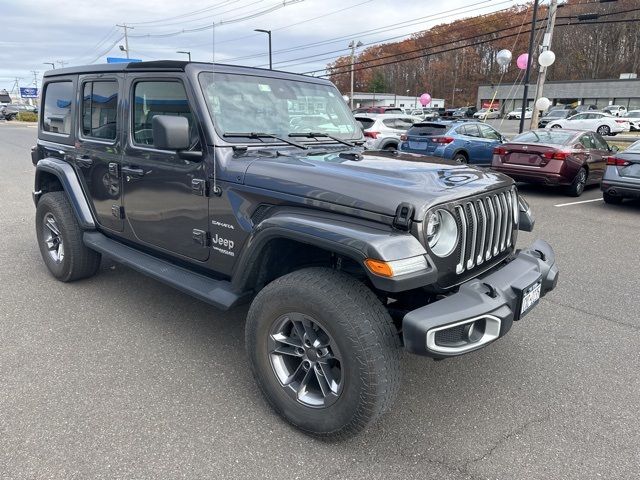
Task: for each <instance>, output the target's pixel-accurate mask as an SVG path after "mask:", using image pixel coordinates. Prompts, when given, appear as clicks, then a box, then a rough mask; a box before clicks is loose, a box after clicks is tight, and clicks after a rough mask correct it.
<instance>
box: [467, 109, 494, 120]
mask: <svg viewBox="0 0 640 480" xmlns="http://www.w3.org/2000/svg"><path fill="white" fill-rule="evenodd" d="M473 118H479V119H481V120H486V119H487V118H500V110H499V109H497V108H483V109H482V110H478V111H477V112H476V113H474V114H473Z"/></svg>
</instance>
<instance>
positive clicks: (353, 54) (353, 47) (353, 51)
mask: <svg viewBox="0 0 640 480" xmlns="http://www.w3.org/2000/svg"><path fill="white" fill-rule="evenodd" d="M361 46H362V42H357V43H356V41H355V40H351V42H350V43H349V48H350V49H351V98H350V99H349V100H350V101H351V110H353V67H354V63H355V61H356V48H358V47H361Z"/></svg>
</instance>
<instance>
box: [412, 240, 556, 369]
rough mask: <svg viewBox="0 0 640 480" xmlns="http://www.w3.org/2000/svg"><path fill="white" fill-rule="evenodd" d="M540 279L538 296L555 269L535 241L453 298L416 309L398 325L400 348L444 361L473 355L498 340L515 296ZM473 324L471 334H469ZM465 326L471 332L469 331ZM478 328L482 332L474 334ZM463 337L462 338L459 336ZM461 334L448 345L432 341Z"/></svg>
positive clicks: (544, 246)
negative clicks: (401, 345)
mask: <svg viewBox="0 0 640 480" xmlns="http://www.w3.org/2000/svg"><path fill="white" fill-rule="evenodd" d="M538 279H540V280H541V287H540V296H544V295H545V294H546V293H547V292H549V291H551V290H553V289H554V288H555V286H556V284H557V282H558V268H557V266H556V264H555V254H554V252H553V249H552V248H551V246H550V245H549V244H548V243H547V242H545V241H543V240H538V241H536V242H535V243H534V244H533V245H531V246H530V247H529V248H527V249H525V250H520V251H519V252H518V253H517V255H516V257H515V258H514V259H513V260H512V261H511V262H509V263H507V264H505V265H503V266H502V267H501V268H499V269H498V270H494V271H492V272H490V273H488V274H487V275H484V276H483V277H479V278H475V279H473V280H469V281H468V282H466V283H463V284H462V285H460V288H459V290H458V292H457V293H454V294H451V295H449V296H448V297H446V298H444V299H442V300H438V301H437V302H434V303H431V304H429V305H426V306H424V307H420V308H418V309H416V310H413V311H411V312H409V313H407V314H406V315H405V317H404V318H403V320H402V335H403V338H404V346H405V348H406V349H407V350H408V351H410V352H411V353H415V354H418V355H426V356H429V357H434V358H447V357H454V356H458V355H462V354H464V353H469V352H472V351H474V350H478V349H479V348H482V347H484V346H486V345H488V344H489V343H492V342H493V341H495V340H497V339H498V338H500V337H502V336H504V335H505V334H506V333H507V332H508V331H509V330H510V329H511V326H512V325H513V322H514V320H518V316H519V311H520V310H519V309H520V301H521V294H520V293H521V292H522V291H523V290H524V289H526V288H527V287H529V286H530V285H532V284H535V282H536V280H538ZM475 325H481V326H480V327H477V329H476V333H473V329H474V326H475ZM469 327H471V328H469ZM479 329H482V330H481V332H483V333H480V334H478V333H477V332H478V331H479ZM463 332H464V333H463ZM457 334H460V335H467V337H465V339H466V341H465V339H462V338H461V340H460V341H459V342H457V344H455V345H453V346H451V344H445V343H442V344H439V343H438V336H439V335H444V336H445V337H446V336H447V335H449V338H451V335H457Z"/></svg>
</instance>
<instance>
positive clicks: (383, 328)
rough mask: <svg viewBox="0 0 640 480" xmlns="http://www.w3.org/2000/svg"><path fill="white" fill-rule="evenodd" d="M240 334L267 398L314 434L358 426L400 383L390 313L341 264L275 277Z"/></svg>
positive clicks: (334, 434)
mask: <svg viewBox="0 0 640 480" xmlns="http://www.w3.org/2000/svg"><path fill="white" fill-rule="evenodd" d="M245 339H246V347H247V354H248V356H249V363H250V365H251V370H252V372H253V375H254V377H255V379H256V382H257V383H258V385H259V386H260V389H261V390H262V392H263V394H264V396H265V397H266V399H267V400H268V402H269V403H270V404H271V406H272V407H273V408H274V410H275V411H276V412H277V413H279V414H280V415H281V416H282V417H284V418H285V419H286V420H287V421H288V422H290V423H291V424H293V425H294V426H296V427H297V428H299V429H301V430H302V431H304V432H306V433H308V434H311V435H314V436H318V437H325V438H332V439H337V438H344V437H349V436H352V435H354V434H356V433H358V432H360V431H361V430H363V429H364V428H365V427H366V426H367V425H369V424H370V423H372V422H373V421H375V420H376V419H377V418H378V417H379V416H380V415H381V414H382V413H384V411H385V410H386V409H387V408H388V407H389V406H390V405H391V403H392V402H393V400H394V398H395V396H396V393H397V391H398V388H399V385H400V351H399V346H400V345H399V337H398V333H397V331H396V329H395V327H394V325H393V322H392V320H391V317H390V316H389V313H388V312H387V311H386V309H385V308H384V306H383V305H382V304H381V303H380V301H379V300H378V298H377V297H376V296H375V295H374V294H373V292H372V291H371V290H370V289H368V288H367V287H366V286H365V285H364V284H363V283H362V282H360V281H358V280H356V279H354V278H352V277H350V276H348V275H347V274H345V273H342V272H338V271H335V270H331V269H328V268H308V269H303V270H298V271H296V272H293V273H290V274H288V275H285V276H283V277H280V278H278V279H276V280H274V281H273V282H272V283H270V284H269V285H267V286H266V287H265V288H264V289H263V290H262V291H261V292H260V293H259V294H258V295H257V296H256V298H255V299H254V301H253V303H252V304H251V308H250V309H249V314H248V316H247V324H246V332H245Z"/></svg>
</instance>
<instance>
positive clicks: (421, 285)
mask: <svg viewBox="0 0 640 480" xmlns="http://www.w3.org/2000/svg"><path fill="white" fill-rule="evenodd" d="M43 92H44V97H43V103H42V112H41V115H40V120H39V130H38V141H37V145H36V146H35V147H34V148H33V150H32V161H33V164H34V165H35V166H36V170H35V191H34V194H33V198H34V202H35V205H36V235H37V239H38V243H39V246H40V250H41V252H42V258H43V259H44V262H45V264H46V265H47V267H48V268H49V270H50V271H51V273H52V274H53V276H54V277H56V278H57V279H59V280H61V281H63V282H69V281H73V280H79V279H81V278H86V277H89V276H91V275H94V274H95V273H96V272H97V271H98V270H99V266H100V260H101V256H102V255H106V256H108V257H110V258H112V259H114V260H115V261H117V262H121V263H122V264H124V265H126V266H128V267H131V268H133V269H135V270H138V271H139V272H142V273H143V274H145V275H149V276H151V277H153V278H155V279H157V280H159V281H161V282H164V283H166V284H168V285H171V286H173V287H175V288H177V289H179V290H181V291H182V292H185V293H187V294H189V295H192V296H193V297H195V298H197V299H199V300H202V301H204V302H208V303H210V304H211V305H213V306H215V307H217V308H219V309H221V310H227V309H230V308H232V307H236V306H238V305H241V304H245V303H249V302H251V306H250V308H249V313H248V316H247V321H246V348H247V355H248V358H249V362H250V365H251V368H252V371H253V374H254V376H255V379H256V382H257V384H258V385H259V386H260V388H261V389H262V391H263V393H264V395H265V397H266V399H267V400H268V401H269V403H270V404H271V405H272V406H273V408H274V409H275V410H276V411H277V412H278V413H279V414H280V415H282V416H283V417H284V418H285V419H286V420H287V421H289V422H291V423H292V424H293V425H295V426H296V427H298V428H300V429H301V430H303V431H305V432H307V433H310V434H312V435H316V436H320V437H330V438H340V437H346V436H349V435H353V434H355V433H357V432H359V431H361V430H362V429H363V428H364V427H365V426H367V425H368V424H370V423H371V422H373V421H374V420H376V419H377V418H378V417H379V416H380V415H381V414H382V413H383V412H384V411H385V410H387V409H388V408H389V407H390V406H391V404H392V403H393V400H394V397H395V395H396V393H397V391H398V387H399V385H400V348H401V347H404V348H405V349H406V350H408V351H409V352H412V353H415V354H418V355H424V356H428V357H432V358H435V359H444V358H448V357H453V356H457V355H462V354H465V353H469V352H472V351H474V350H478V349H479V348H483V347H485V346H487V345H488V344H490V343H492V342H494V341H495V340H497V339H498V338H500V337H502V336H503V335H505V334H506V333H507V332H508V331H509V330H510V329H511V327H512V325H513V323H514V322H515V321H518V320H520V319H521V318H522V317H523V316H524V315H525V314H527V313H528V312H529V311H530V310H531V309H532V308H534V307H535V305H536V304H537V302H538V300H539V298H540V297H541V296H543V295H544V294H545V293H547V292H548V291H550V290H552V289H553V288H554V287H555V285H556V282H557V278H558V269H557V268H556V266H555V258H554V253H553V250H552V249H551V247H550V246H549V245H548V244H547V243H545V242H544V241H537V242H535V243H534V244H533V245H532V246H530V247H529V248H525V249H523V250H516V239H517V235H518V230H519V229H521V230H531V228H532V227H533V218H532V216H531V214H530V211H529V208H528V206H527V204H526V202H524V201H523V199H521V198H520V197H519V196H518V192H517V190H516V187H515V186H514V183H513V181H512V180H511V179H509V178H508V177H505V176H503V175H500V174H497V173H493V172H491V171H488V170H480V169H477V168H473V167H470V166H466V165H457V164H452V163H450V162H448V161H445V160H442V159H437V158H431V157H425V156H419V155H412V154H402V153H398V152H377V151H374V152H371V151H364V149H363V147H362V144H363V136H362V132H361V129H360V128H359V126H358V125H357V123H356V122H355V120H354V118H353V116H352V114H351V112H350V111H349V109H348V108H347V105H346V104H345V102H344V100H343V99H342V96H341V95H340V93H339V92H338V90H337V89H336V88H335V87H334V86H333V85H332V84H331V83H330V82H328V81H326V80H322V79H317V78H311V77H306V76H301V75H294V74H290V73H284V72H276V71H270V70H261V69H253V68H244V67H237V66H228V65H215V67H214V66H213V65H211V64H205V63H185V62H173V61H159V62H142V63H129V64H116V65H90V66H86V67H78V68H66V69H57V70H52V71H49V72H47V73H46V74H45V76H44V83H43Z"/></svg>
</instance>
